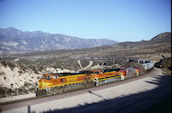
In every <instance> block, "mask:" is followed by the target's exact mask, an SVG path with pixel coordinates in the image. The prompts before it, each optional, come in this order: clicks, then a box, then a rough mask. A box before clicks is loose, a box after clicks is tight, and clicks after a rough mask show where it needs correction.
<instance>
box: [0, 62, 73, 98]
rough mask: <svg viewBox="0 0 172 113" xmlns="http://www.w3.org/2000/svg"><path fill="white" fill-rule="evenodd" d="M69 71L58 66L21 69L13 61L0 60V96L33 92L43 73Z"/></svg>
mask: <svg viewBox="0 0 172 113" xmlns="http://www.w3.org/2000/svg"><path fill="white" fill-rule="evenodd" d="M50 72H51V73H57V72H71V70H67V69H63V70H61V69H60V68H46V69H45V70H42V71H38V72H37V73H35V71H34V70H33V69H31V68H28V69H25V70H23V69H22V68H21V67H20V66H19V65H17V64H16V63H13V62H8V63H7V62H6V61H5V62H4V61H1V62H0V81H1V82H0V97H5V96H10V95H21V94H27V93H29V92H34V90H35V88H36V84H37V83H38V80H39V79H40V78H41V77H42V75H43V74H45V73H50Z"/></svg>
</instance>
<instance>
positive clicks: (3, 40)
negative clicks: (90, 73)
mask: <svg viewBox="0 0 172 113" xmlns="http://www.w3.org/2000/svg"><path fill="white" fill-rule="evenodd" d="M115 43H117V42H116V41H112V40H107V39H82V38H78V37H72V36H67V35H63V34H50V33H45V32H42V31H34V32H24V31H21V30H18V29H15V28H12V27H10V28H5V29H2V28H0V53H18V52H32V51H43V50H59V49H77V48H91V47H98V46H103V45H113V44H115Z"/></svg>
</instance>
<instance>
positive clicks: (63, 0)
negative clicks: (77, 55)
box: [0, 0, 171, 42]
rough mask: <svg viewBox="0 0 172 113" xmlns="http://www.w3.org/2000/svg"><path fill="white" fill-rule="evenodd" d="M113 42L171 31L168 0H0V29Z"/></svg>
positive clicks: (146, 38) (139, 38)
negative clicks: (9, 28)
mask: <svg viewBox="0 0 172 113" xmlns="http://www.w3.org/2000/svg"><path fill="white" fill-rule="evenodd" d="M7 27H15V28H17V29H20V30H23V31H44V32H49V33H60V34H66V35H70V36H76V37H80V38H86V39H90V38H96V39H98V38H105V39H112V40H115V41H119V42H122V41H139V40H142V39H144V40H149V39H151V38H152V37H154V36H155V35H157V34H159V33H162V32H170V31H171V1H170V0H0V28H7Z"/></svg>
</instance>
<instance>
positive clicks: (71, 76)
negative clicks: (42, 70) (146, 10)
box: [35, 62, 153, 96]
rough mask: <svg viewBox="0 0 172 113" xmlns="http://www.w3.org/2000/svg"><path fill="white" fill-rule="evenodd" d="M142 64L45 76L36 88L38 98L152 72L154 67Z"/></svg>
mask: <svg viewBox="0 0 172 113" xmlns="http://www.w3.org/2000/svg"><path fill="white" fill-rule="evenodd" d="M147 63H150V62H146V63H145V62H142V67H127V68H117V69H114V68H110V69H101V70H100V69H97V70H90V71H80V72H77V73H49V74H44V75H43V76H42V78H41V79H40V80H39V83H38V86H37V88H36V92H35V93H36V96H41V95H53V94H58V93H63V92H68V91H72V90H78V89H82V88H89V87H93V86H99V85H103V84H107V83H111V82H116V81H120V80H125V79H127V78H131V77H135V76H139V75H140V74H141V71H142V70H146V71H147V70H150V69H151V68H153V65H149V66H148V64H147ZM151 66H152V67H151Z"/></svg>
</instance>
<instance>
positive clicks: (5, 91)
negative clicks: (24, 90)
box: [0, 87, 11, 98]
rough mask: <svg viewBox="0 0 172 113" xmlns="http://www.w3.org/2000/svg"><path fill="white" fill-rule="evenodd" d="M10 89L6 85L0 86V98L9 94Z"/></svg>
mask: <svg viewBox="0 0 172 113" xmlns="http://www.w3.org/2000/svg"><path fill="white" fill-rule="evenodd" d="M10 93H11V89H8V88H6V87H0V98H2V97H6V96H7V95H10Z"/></svg>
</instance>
